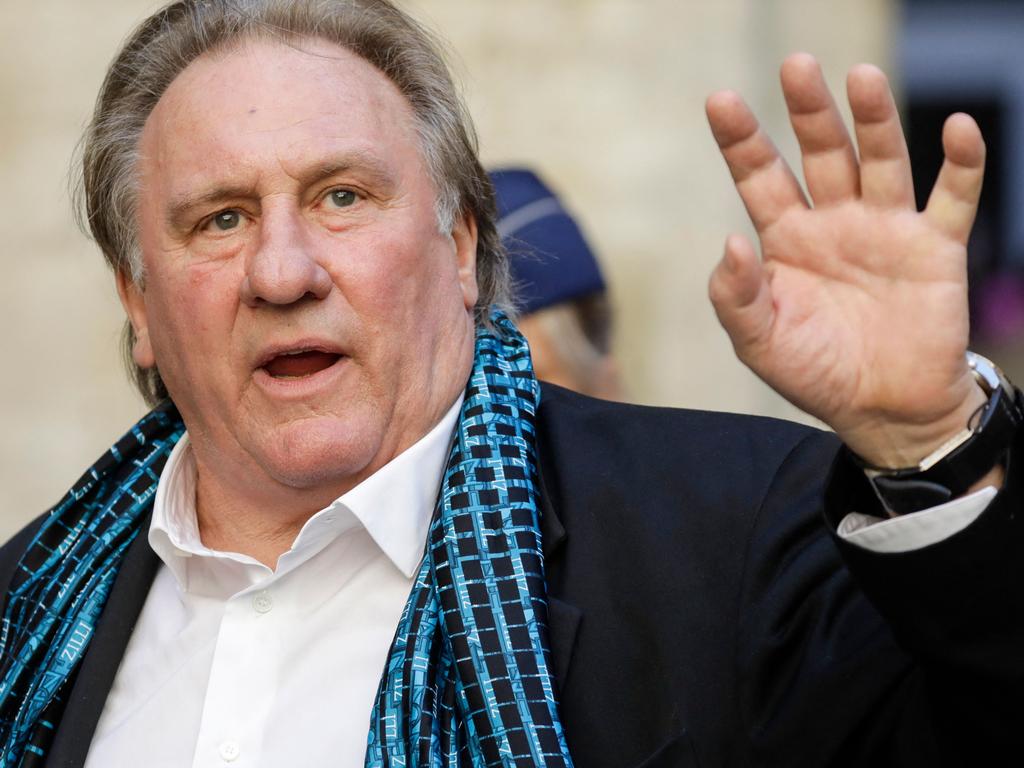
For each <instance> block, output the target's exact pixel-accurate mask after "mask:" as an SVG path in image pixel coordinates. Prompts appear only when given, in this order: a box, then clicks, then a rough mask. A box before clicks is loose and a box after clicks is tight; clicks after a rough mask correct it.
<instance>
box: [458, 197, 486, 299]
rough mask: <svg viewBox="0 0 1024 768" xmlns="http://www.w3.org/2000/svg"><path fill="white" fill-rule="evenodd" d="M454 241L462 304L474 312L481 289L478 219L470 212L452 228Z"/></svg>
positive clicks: (465, 213) (461, 217)
mask: <svg viewBox="0 0 1024 768" xmlns="http://www.w3.org/2000/svg"><path fill="white" fill-rule="evenodd" d="M452 241H453V242H454V243H455V259H456V263H457V265H458V270H459V284H460V285H461V286H462V303H463V304H464V306H465V307H466V309H467V310H468V311H469V312H472V311H473V308H474V307H475V306H476V300H477V297H478V296H479V295H480V289H479V287H478V286H477V282H476V243H477V229H476V219H475V218H474V217H473V214H472V213H470V212H469V211H466V212H464V213H463V214H462V215H461V216H459V218H458V219H456V221H455V225H454V226H453V227H452Z"/></svg>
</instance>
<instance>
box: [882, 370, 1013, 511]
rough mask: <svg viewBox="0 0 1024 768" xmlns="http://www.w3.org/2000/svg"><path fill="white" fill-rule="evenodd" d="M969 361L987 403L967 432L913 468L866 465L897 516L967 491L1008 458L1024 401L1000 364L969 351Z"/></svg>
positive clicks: (887, 505)
mask: <svg viewBox="0 0 1024 768" xmlns="http://www.w3.org/2000/svg"><path fill="white" fill-rule="evenodd" d="M968 362H969V363H970V364H971V370H972V371H973V372H974V374H975V378H976V379H977V381H978V383H979V385H981V387H982V389H983V390H985V392H986V394H988V402H986V403H985V405H983V406H982V407H981V408H980V409H979V411H978V412H977V413H976V414H975V415H974V416H973V417H972V419H971V423H970V424H968V425H967V426H966V428H965V430H964V432H963V433H961V434H960V435H957V436H956V437H955V438H953V439H952V440H951V441H950V442H949V443H947V444H945V445H944V446H942V447H940V448H939V449H938V450H937V451H935V452H934V453H932V454H931V455H930V456H928V457H926V458H925V459H924V460H922V462H921V463H920V464H919V465H917V466H915V467H907V468H905V469H880V468H876V467H871V466H867V465H864V464H863V462H862V467H863V468H864V471H865V472H866V474H867V476H868V480H869V481H870V482H871V485H872V487H873V488H874V491H875V495H876V496H877V497H878V499H879V501H881V502H882V505H883V506H884V507H885V509H886V511H888V512H889V513H891V514H895V515H904V514H907V513H909V512H918V511H920V510H922V509H927V508H929V507H934V506H937V505H939V504H943V503H945V502H947V501H950V500H951V499H954V498H956V497H958V496H961V495H963V494H964V493H965V492H966V491H967V489H968V488H970V487H971V486H972V485H973V484H974V483H976V482H977V481H978V480H980V479H981V478H982V477H984V476H985V474H986V473H987V472H989V470H991V469H992V467H994V466H996V465H997V464H1001V463H1002V462H1004V461H1005V459H1006V454H1007V453H1008V452H1009V449H1010V445H1011V444H1012V442H1013V437H1014V434H1015V433H1016V431H1017V428H1018V427H1019V426H1020V424H1021V422H1022V421H1024V402H1022V398H1021V393H1020V391H1019V390H1017V389H1015V388H1014V387H1013V386H1012V385H1011V384H1010V383H1009V381H1007V379H1006V377H1005V376H1004V375H1003V374H1002V372H1001V371H1000V370H999V369H998V368H996V366H995V365H994V364H993V363H991V362H990V361H988V360H986V359H985V358H983V357H981V356H980V355H975V354H974V353H971V352H969V353H968Z"/></svg>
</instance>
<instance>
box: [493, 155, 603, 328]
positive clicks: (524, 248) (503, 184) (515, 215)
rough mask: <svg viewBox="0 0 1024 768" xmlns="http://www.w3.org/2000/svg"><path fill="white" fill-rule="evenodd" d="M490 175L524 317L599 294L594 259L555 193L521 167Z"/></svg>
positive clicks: (600, 285)
mask: <svg viewBox="0 0 1024 768" xmlns="http://www.w3.org/2000/svg"><path fill="white" fill-rule="evenodd" d="M490 176H491V182H493V184H494V192H495V196H496V198H497V203H498V222H497V226H498V234H499V235H500V236H501V242H502V244H503V245H504V246H505V250H506V251H508V256H509V265H510V267H511V270H512V278H513V280H514V282H515V294H516V300H517V301H516V303H517V305H518V306H519V309H520V310H521V311H522V312H523V314H530V313H531V312H536V311H537V310H539V309H544V308H545V307H550V306H552V305H554V304H560V303H561V302H563V301H569V300H571V299H576V298H580V297H582V296H587V295H589V294H592V293H601V292H603V291H604V290H605V284H604V279H603V278H602V277H601V270H600V268H599V267H598V265H597V259H595V258H594V253H593V252H592V251H591V250H590V246H588V245H587V241H586V240H585V239H584V238H583V233H582V232H580V228H579V227H578V226H577V224H576V222H575V221H573V218H572V217H571V216H570V215H569V214H568V213H567V212H566V210H565V208H563V207H562V203H561V202H560V201H559V200H558V198H557V197H556V196H555V193H554V192H552V191H551V190H550V189H548V188H547V187H546V186H545V185H544V182H542V181H541V180H540V179H539V178H537V176H536V175H535V174H534V173H533V172H532V171H528V170H525V169H520V168H508V169H502V170H496V171H491V173H490Z"/></svg>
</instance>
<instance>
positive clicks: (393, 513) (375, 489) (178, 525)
mask: <svg viewBox="0 0 1024 768" xmlns="http://www.w3.org/2000/svg"><path fill="white" fill-rule="evenodd" d="M462 400H463V396H462V395H459V397H458V398H457V399H456V401H455V402H454V403H453V404H452V406H451V407H450V408H449V409H448V412H447V413H445V415H444V416H443V417H442V418H441V420H440V421H439V422H438V423H437V424H436V425H435V426H434V427H433V428H432V429H431V430H430V431H429V432H428V433H427V434H426V435H424V436H423V437H421V438H420V439H419V440H418V441H417V442H415V443H414V444H413V445H411V446H410V447H409V448H407V449H406V450H405V451H403V452H402V453H400V454H399V455H398V456H396V457H395V458H394V459H392V460H391V461H390V462H388V463H387V464H385V465H384V466H383V467H381V468H380V469H379V470H377V471H376V472H374V473H373V474H372V475H370V476H369V477H368V478H366V479H365V480H363V481H362V482H361V483H359V485H357V486H356V487H354V488H352V489H351V490H350V491H348V492H347V493H345V494H343V495H342V496H341V497H339V498H338V499H336V500H335V501H334V502H333V503H331V504H330V505H329V506H328V507H327V508H325V509H322V510H320V511H319V512H317V513H316V514H315V515H313V517H311V518H310V519H309V520H307V521H306V524H305V525H304V526H303V527H302V530H301V531H300V532H299V535H298V536H297V537H296V539H295V543H294V544H293V546H292V550H293V551H294V550H296V549H298V548H299V547H301V546H304V545H305V544H304V542H305V543H312V542H313V541H316V542H317V543H319V544H321V545H322V544H323V542H324V541H325V539H326V537H327V535H329V536H330V538H333V537H336V536H338V535H340V534H341V533H343V532H344V531H345V530H347V529H349V528H351V527H352V526H353V525H362V526H363V527H364V528H365V529H366V531H367V532H368V533H369V534H370V536H371V538H372V539H373V540H374V542H375V543H376V544H377V546H378V547H380V549H381V551H382V552H383V553H384V554H385V555H386V556H387V557H388V559H389V560H391V562H392V563H393V564H394V565H395V567H396V568H398V569H399V570H400V571H401V572H402V573H403V574H405V576H406V578H412V577H413V576H414V575H415V574H416V570H417V568H418V566H419V564H420V560H421V559H422V557H423V552H424V548H425V545H426V540H427V531H428V529H429V528H430V521H431V518H432V517H433V512H434V502H435V500H436V498H437V493H438V489H439V488H440V484H441V476H442V473H443V472H444V468H445V464H446V462H447V459H448V452H449V447H450V445H451V439H452V434H453V433H454V431H455V423H456V421H457V419H458V416H459V410H460V408H461V406H462ZM195 499H196V464H195V458H194V456H193V453H192V447H191V445H190V443H189V438H188V433H187V432H186V433H185V434H184V435H183V436H182V438H181V439H180V440H179V441H178V444H177V445H176V446H174V449H173V450H172V451H171V454H170V456H169V457H168V458H167V464H166V466H165V467H164V471H163V472H162V473H161V475H160V481H159V484H158V485H157V492H156V498H155V500H154V504H153V519H152V522H151V523H150V527H149V544H150V546H151V547H152V549H153V551H154V552H155V553H156V554H157V556H158V557H159V558H160V559H161V560H162V561H163V562H164V563H165V564H166V565H167V567H168V568H169V569H170V570H171V572H172V573H173V574H174V577H175V579H176V580H177V581H178V583H179V584H180V585H181V587H182V588H183V589H188V558H190V557H193V556H199V557H211V558H213V557H218V558H227V559H230V560H235V561H238V562H242V563H253V564H255V563H256V561H255V560H253V559H252V558H249V557H247V556H245V555H239V554H235V553H222V552H215V551H214V550H211V549H209V548H208V547H206V546H205V545H204V544H203V543H202V540H201V538H200V536H199V526H198V524H197V521H196V507H195ZM339 511H343V512H345V514H338V512H339ZM318 549H319V547H318Z"/></svg>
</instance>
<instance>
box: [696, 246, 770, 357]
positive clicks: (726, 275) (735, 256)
mask: <svg viewBox="0 0 1024 768" xmlns="http://www.w3.org/2000/svg"><path fill="white" fill-rule="evenodd" d="M708 295H709V296H710V297H711V303H712V305H713V306H714V308H715V314H717V315H718V321H719V322H720V323H721V324H722V327H723V328H725V332H726V333H728V334H729V338H730V339H731V340H732V345H733V347H734V348H735V349H736V353H737V355H738V356H739V358H740V359H741V360H744V361H746V360H748V359H749V357H750V356H751V355H752V354H755V353H756V349H757V347H759V346H762V345H763V344H764V343H765V342H766V341H767V339H768V336H769V334H770V333H771V328H772V324H773V323H774V321H775V307H774V305H773V303H772V295H771V288H770V286H769V285H768V280H767V275H766V274H765V270H764V266H763V265H762V264H761V261H760V259H758V257H757V252H756V251H755V250H754V246H753V245H752V244H751V243H750V241H749V240H748V239H747V238H745V237H743V236H742V235H730V236H729V238H728V239H727V240H726V242H725V255H724V256H722V260H721V261H719V262H718V266H716V267H715V270H714V271H713V272H712V273H711V280H710V281H709V283H708Z"/></svg>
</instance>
